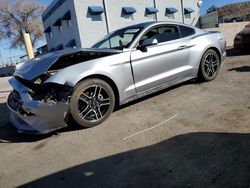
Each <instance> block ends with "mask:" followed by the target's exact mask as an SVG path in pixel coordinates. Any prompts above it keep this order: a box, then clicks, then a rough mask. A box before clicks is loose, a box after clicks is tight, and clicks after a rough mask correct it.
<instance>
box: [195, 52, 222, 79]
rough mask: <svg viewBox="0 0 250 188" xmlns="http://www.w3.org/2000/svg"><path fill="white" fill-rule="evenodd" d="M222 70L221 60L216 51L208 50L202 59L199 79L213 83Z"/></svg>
mask: <svg viewBox="0 0 250 188" xmlns="http://www.w3.org/2000/svg"><path fill="white" fill-rule="evenodd" d="M219 69H220V58H219V56H218V54H217V53H216V52H215V51H214V50H212V49H211V50H208V51H206V52H205V54H204V55H203V57H202V60H201V64H200V70H199V78H200V79H201V80H203V81H207V82H208V81H211V80H214V79H215V78H216V76H217V75H218V73H219Z"/></svg>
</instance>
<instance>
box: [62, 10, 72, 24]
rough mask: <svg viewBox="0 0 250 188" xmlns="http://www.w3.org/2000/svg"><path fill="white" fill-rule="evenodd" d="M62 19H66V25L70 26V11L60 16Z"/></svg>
mask: <svg viewBox="0 0 250 188" xmlns="http://www.w3.org/2000/svg"><path fill="white" fill-rule="evenodd" d="M61 20H62V21H67V23H68V26H69V27H70V26H71V14H70V11H68V12H66V13H65V14H64V15H63V16H62V18H61Z"/></svg>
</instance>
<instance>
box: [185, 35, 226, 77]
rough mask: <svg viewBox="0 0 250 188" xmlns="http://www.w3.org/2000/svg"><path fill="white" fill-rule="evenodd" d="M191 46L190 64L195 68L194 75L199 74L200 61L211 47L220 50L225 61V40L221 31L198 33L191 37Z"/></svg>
mask: <svg viewBox="0 0 250 188" xmlns="http://www.w3.org/2000/svg"><path fill="white" fill-rule="evenodd" d="M188 46H189V47H190V48H189V60H188V62H189V64H190V65H191V66H192V67H193V68H194V72H193V74H194V75H193V76H194V77H196V76H197V75H198V71H199V66H200V62H201V59H202V56H203V54H204V53H205V52H206V51H207V50H208V49H210V48H216V49H217V50H218V52H219V56H220V58H221V61H224V56H225V40H224V37H223V35H222V34H221V33H208V32H205V33H203V34H198V35H196V36H194V37H191V39H190V41H189V42H188ZM223 54H224V56H223Z"/></svg>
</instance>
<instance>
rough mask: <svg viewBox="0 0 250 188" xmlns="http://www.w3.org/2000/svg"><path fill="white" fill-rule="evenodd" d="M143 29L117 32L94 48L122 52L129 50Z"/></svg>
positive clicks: (127, 29)
mask: <svg viewBox="0 0 250 188" xmlns="http://www.w3.org/2000/svg"><path fill="white" fill-rule="evenodd" d="M141 30H142V28H125V29H120V30H117V31H115V32H113V33H111V34H109V35H107V36H106V37H105V38H104V39H103V40H101V41H100V42H98V43H97V44H95V45H94V46H93V48H108V49H118V50H122V49H124V48H128V47H129V46H130V44H131V43H132V42H133V40H134V39H135V38H136V36H137V35H138V34H139V33H140V32H141Z"/></svg>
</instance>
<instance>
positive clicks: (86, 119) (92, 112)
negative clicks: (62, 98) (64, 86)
mask: <svg viewBox="0 0 250 188" xmlns="http://www.w3.org/2000/svg"><path fill="white" fill-rule="evenodd" d="M114 105H115V96H114V92H113V90H112V88H111V87H110V85H109V84H108V83H106V82H105V81H103V80H100V79H88V80H84V81H82V82H80V83H79V84H78V85H77V86H76V88H75V89H74V92H73V95H72V97H71V100H70V110H71V115H72V117H73V119H74V120H75V121H76V122H77V123H78V124H79V125H81V126H83V127H93V126H96V125H99V124H101V123H102V122H104V121H105V120H106V119H107V118H108V117H109V116H110V115H111V113H112V112H113V109H114Z"/></svg>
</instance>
